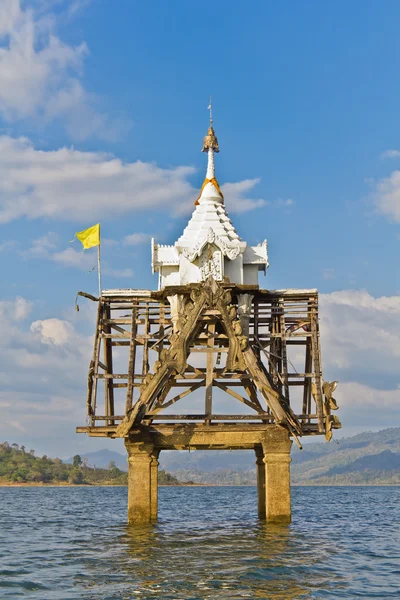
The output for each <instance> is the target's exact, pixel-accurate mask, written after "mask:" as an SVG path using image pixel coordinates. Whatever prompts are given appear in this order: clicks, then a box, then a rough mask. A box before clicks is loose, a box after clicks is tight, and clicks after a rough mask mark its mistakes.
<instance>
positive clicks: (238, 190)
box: [221, 178, 266, 213]
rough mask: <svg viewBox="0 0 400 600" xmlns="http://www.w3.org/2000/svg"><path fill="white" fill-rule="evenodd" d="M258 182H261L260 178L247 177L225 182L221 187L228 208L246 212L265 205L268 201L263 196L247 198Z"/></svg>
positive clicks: (232, 210)
mask: <svg viewBox="0 0 400 600" xmlns="http://www.w3.org/2000/svg"><path fill="white" fill-rule="evenodd" d="M258 183H260V179H259V178H256V179H245V180H244V181H239V182H237V183H225V184H224V185H223V186H222V187H221V189H222V193H223V194H224V198H225V202H226V204H227V208H228V210H229V211H230V212H233V213H244V212H248V211H249V210H254V209H255V208H260V207H262V206H265V204H266V202H265V200H262V199H261V198H259V199H257V200H255V199H253V198H246V195H247V193H248V192H250V191H251V190H252V189H253V188H254V187H255V186H256V185H257V184H258Z"/></svg>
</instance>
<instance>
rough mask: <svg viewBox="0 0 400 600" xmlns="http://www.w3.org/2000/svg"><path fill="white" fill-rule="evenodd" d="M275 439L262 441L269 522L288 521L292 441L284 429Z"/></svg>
mask: <svg viewBox="0 0 400 600" xmlns="http://www.w3.org/2000/svg"><path fill="white" fill-rule="evenodd" d="M273 438H275V439H271V440H270V441H267V442H266V443H265V444H264V442H263V451H264V463H265V500H266V518H267V522H269V523H290V521H291V506H290V461H291V458H290V448H291V445H292V441H291V440H290V438H289V433H288V432H287V431H285V430H281V431H280V432H276V435H274V436H273Z"/></svg>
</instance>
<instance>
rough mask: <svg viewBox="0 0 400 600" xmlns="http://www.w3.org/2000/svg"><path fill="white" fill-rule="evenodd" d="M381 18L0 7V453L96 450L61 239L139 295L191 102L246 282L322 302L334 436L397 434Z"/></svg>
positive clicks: (395, 22) (312, 9)
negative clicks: (89, 242) (261, 262)
mask: <svg viewBox="0 0 400 600" xmlns="http://www.w3.org/2000/svg"><path fill="white" fill-rule="evenodd" d="M399 22H400V6H399V4H398V2H394V1H386V2H385V3H384V4H382V3H378V2H375V1H365V0H363V1H361V0H360V1H357V0H354V1H353V2H351V3H349V2H344V1H338V2H335V3H321V2H317V1H304V2H295V1H284V2H280V3H276V2H261V1H259V2H252V3H251V4H250V5H249V6H246V7H245V5H244V4H243V3H239V2H227V1H220V2H218V3H214V4H213V5H212V6H208V5H205V4H204V3H202V2H183V1H179V0H176V1H174V2H172V3H167V2H152V3H150V2H138V1H133V0H118V1H114V2H105V1H104V0H91V1H90V0H89V1H85V0H81V1H79V0H76V1H75V0H70V1H69V2H67V1H63V0H32V1H25V2H19V1H18V0H0V265H1V277H0V318H1V321H2V327H3V331H4V335H3V340H2V343H1V347H0V349H1V354H2V356H3V360H2V365H3V373H0V409H1V410H2V411H4V414H3V425H2V426H1V427H2V428H0V437H1V438H3V437H4V438H9V441H10V442H11V441H17V442H22V441H25V440H26V439H29V442H30V443H31V445H32V447H36V448H38V449H39V450H41V451H45V452H48V453H52V454H54V453H56V451H57V450H56V449H57V448H58V445H57V444H59V448H60V450H59V454H64V455H68V454H70V453H71V452H70V449H71V448H73V447H74V445H76V444H80V446H79V447H81V448H82V449H89V448H91V449H94V448H95V447H97V446H96V444H95V441H94V440H89V441H88V440H84V439H83V437H82V438H80V439H79V440H78V441H77V440H76V436H75V435H74V433H73V428H74V426H75V425H77V424H82V423H83V422H84V398H85V390H84V387H85V381H86V374H85V371H86V364H87V357H88V356H89V355H90V343H91V335H92V327H93V322H92V321H93V319H92V313H91V309H90V307H85V308H84V309H83V310H82V311H81V312H80V313H79V314H75V313H74V312H73V303H74V299H75V294H76V292H77V291H78V290H80V289H83V290H86V291H89V292H90V291H91V292H95V291H96V286H97V278H96V274H95V272H93V273H91V274H87V271H88V270H89V269H90V268H91V267H92V266H94V264H95V261H96V259H95V252H88V253H87V254H82V253H81V252H80V248H79V247H78V244H77V243H75V244H72V245H71V244H69V240H71V238H72V236H73V234H74V233H75V231H78V230H81V229H83V228H85V227H87V226H89V225H92V224H94V223H95V222H97V221H100V222H101V226H102V237H103V244H102V257H103V284H104V286H105V287H139V288H148V287H150V288H155V287H156V285H157V280H156V278H155V277H154V276H152V275H151V266H150V244H149V238H150V237H151V236H154V237H155V238H156V240H157V241H158V242H162V243H173V242H174V241H175V240H176V239H177V237H178V236H179V235H180V234H181V231H182V229H183V227H184V226H185V224H186V222H187V219H188V217H189V216H190V213H191V210H192V206H193V200H194V198H195V196H196V191H197V190H198V189H199V187H200V186H201V183H202V181H203V178H204V171H205V160H206V159H205V156H204V155H203V154H201V152H200V149H201V145H202V138H203V136H204V135H205V133H206V129H207V123H208V121H207V120H208V113H207V105H208V98H209V95H210V93H212V94H213V105H214V124H215V129H216V133H217V135H218V138H219V143H220V148H221V153H220V154H219V155H218V157H217V161H216V168H217V176H218V180H219V182H220V183H221V184H222V186H224V184H225V196H226V206H227V210H228V212H229V214H230V216H231V218H232V220H233V222H234V224H235V225H236V227H237V229H238V231H239V234H240V235H241V236H242V237H243V239H245V240H246V241H247V242H248V243H250V244H255V243H258V242H260V241H262V240H263V239H264V238H267V239H268V243H269V255H270V264H271V266H270V268H269V270H268V274H267V277H265V278H264V277H262V279H261V280H260V284H261V285H262V286H263V287H268V288H278V287H279V288H281V287H317V288H318V289H319V290H320V292H321V294H322V296H321V308H322V312H321V328H322V334H323V343H324V347H323V359H324V365H325V373H326V374H327V377H328V378H337V379H340V381H341V386H340V387H339V388H338V399H339V403H340V402H341V399H340V396H341V395H342V413H341V418H342V420H343V422H344V429H343V434H351V433H354V432H356V431H360V430H365V429H379V428H382V427H384V426H390V425H398V424H399V420H398V412H399V411H398V409H397V405H398V385H399V376H398V366H397V365H398V357H399V354H400V326H399V324H398V323H399V316H400V296H399V295H400V281H399V269H398V267H397V256H398V248H399V243H400V227H399V223H400V172H399V170H398V169H399V166H400V150H399V149H400V119H399V106H400V79H399V77H398V65H399V58H400V38H399V36H398V30H399ZM18 298H19V299H18ZM324 311H325V312H324ZM76 345H79V347H80V348H81V354H79V353H78V355H76V353H75V351H74V347H75V346H76ZM21 369H22V375H21ZM1 388H3V390H1ZM340 390H342V392H340ZM376 404H379V405H380V406H381V407H382V406H384V407H385V410H384V411H382V410H380V415H379V417H378V416H377V411H376ZM49 431H50V433H49ZM99 444H100V442H99ZM103 445H104V444H103Z"/></svg>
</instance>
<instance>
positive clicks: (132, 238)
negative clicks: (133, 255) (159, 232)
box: [123, 233, 151, 246]
mask: <svg viewBox="0 0 400 600" xmlns="http://www.w3.org/2000/svg"><path fill="white" fill-rule="evenodd" d="M150 239H151V235H150V234H149V233H131V234H130V235H127V236H125V237H124V239H123V243H124V244H125V245H126V246H140V245H141V244H147V242H149V241H150Z"/></svg>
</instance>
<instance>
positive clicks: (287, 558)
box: [0, 487, 400, 600]
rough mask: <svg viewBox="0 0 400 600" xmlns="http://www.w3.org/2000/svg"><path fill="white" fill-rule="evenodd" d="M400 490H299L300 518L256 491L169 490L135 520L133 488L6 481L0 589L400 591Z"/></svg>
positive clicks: (297, 599) (231, 594)
mask: <svg viewBox="0 0 400 600" xmlns="http://www.w3.org/2000/svg"><path fill="white" fill-rule="evenodd" d="M399 500H400V489H399V488H395V487H379V488H378V487H375V488H366V487H365V488H361V487H359V488H345V487H343V488H294V489H293V524H292V525H291V526H290V527H277V526H266V525H265V524H261V523H260V522H259V521H258V520H257V517H256V490H255V488H243V487H242V488H241V487H224V488H199V487H195V488H161V489H160V521H159V523H158V524H157V525H153V526H146V527H128V526H127V525H125V515H126V489H125V488H87V489H86V488H36V489H35V488H0V515H1V517H0V519H1V524H2V525H1V530H0V598H2V599H3V598H4V599H10V598H19V597H25V598H27V597H28V598H31V599H32V600H34V599H38V600H47V599H51V600H58V599H60V600H76V599H82V600H89V599H91V600H117V599H119V600H131V599H137V598H139V599H143V600H145V599H153V598H159V599H162V600H169V599H171V600H180V599H182V600H219V599H225V598H226V599H239V598H255V599H259V598H262V599H267V600H278V599H282V600H302V599H318V598H324V599H326V598H329V599H331V598H332V599H335V598H349V599H351V598H364V599H369V598H370V599H372V598H380V599H383V598H397V599H398V598H399V597H400V590H399V574H400V554H399V548H400V534H399V531H400V529H399V523H400V502H399Z"/></svg>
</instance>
